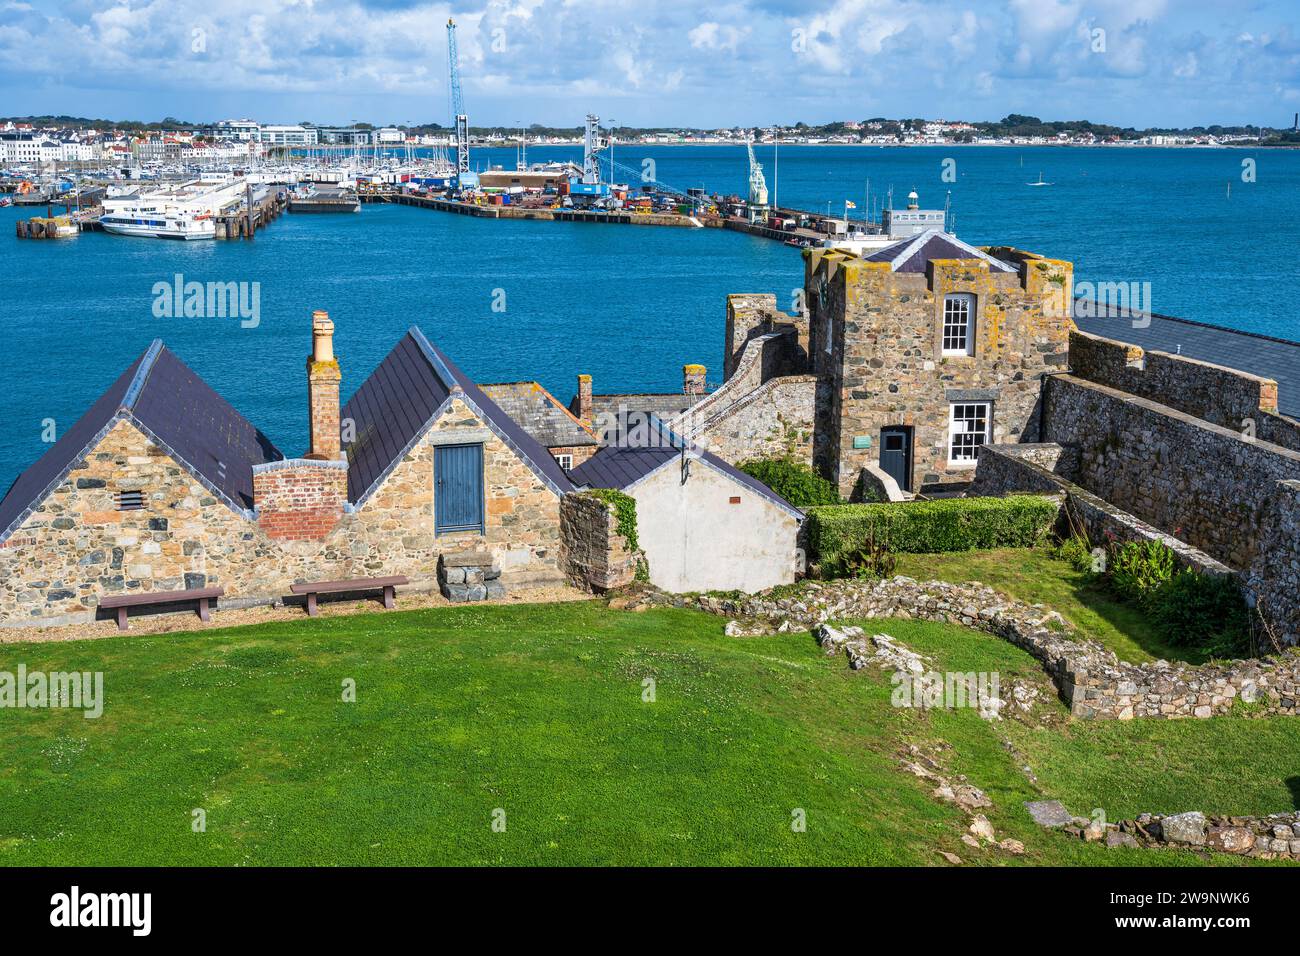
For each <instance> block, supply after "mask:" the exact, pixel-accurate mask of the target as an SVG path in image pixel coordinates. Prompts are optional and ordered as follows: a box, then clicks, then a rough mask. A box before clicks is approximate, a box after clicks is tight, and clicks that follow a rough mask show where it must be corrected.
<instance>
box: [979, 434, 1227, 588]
mask: <svg viewBox="0 0 1300 956" xmlns="http://www.w3.org/2000/svg"><path fill="white" fill-rule="evenodd" d="M1077 460H1078V452H1077V449H1073V448H1065V447H1063V446H1061V445H1056V444H1037V443H1035V444H1027V445H986V446H985V447H984V448H983V449H981V451H980V457H979V467H978V468H977V469H976V470H975V481H974V482H973V483H972V484H971V488H970V492H969V493H970V494H972V495H1008V494H1026V493H1029V494H1055V495H1059V496H1060V497H1061V517H1060V520H1059V521H1058V522H1057V530H1058V531H1059V533H1060V534H1062V535H1069V534H1074V533H1077V532H1078V531H1080V530H1082V531H1083V532H1084V533H1085V534H1086V535H1087V538H1088V540H1089V542H1090V543H1092V544H1093V545H1094V546H1101V545H1106V544H1125V543H1127V542H1129V541H1137V542H1144V541H1159V542H1160V543H1161V544H1163V545H1165V546H1166V547H1167V548H1169V549H1170V550H1171V551H1173V553H1174V558H1175V560H1176V561H1177V562H1178V564H1179V565H1180V566H1182V567H1187V568H1191V569H1193V570H1195V571H1200V572H1202V573H1204V574H1231V573H1232V569H1231V568H1229V567H1228V566H1227V565H1225V564H1224V563H1223V562H1221V561H1217V560H1215V559H1214V558H1212V557H1210V555H1208V554H1206V553H1205V552H1204V551H1201V550H1199V549H1198V548H1194V547H1192V546H1191V545H1189V544H1188V543H1187V542H1185V541H1179V540H1178V539H1177V538H1175V537H1174V536H1173V535H1170V534H1166V533H1165V532H1163V531H1161V530H1160V529H1159V528H1156V527H1154V526H1152V525H1150V524H1148V523H1147V522H1145V521H1143V520H1141V519H1140V518H1137V517H1135V516H1133V515H1131V514H1129V513H1128V512H1126V511H1124V510H1123V509H1122V508H1117V507H1115V505H1113V504H1111V503H1110V502H1107V501H1104V500H1103V499H1101V498H1099V497H1098V496H1097V495H1094V494H1093V493H1092V492H1090V491H1088V490H1087V489H1086V488H1082V487H1080V486H1079V485H1077V484H1075V483H1074V482H1072V481H1070V480H1069V479H1068V476H1069V475H1072V474H1074V471H1075V468H1076V467H1077V465H1076V462H1077Z"/></svg>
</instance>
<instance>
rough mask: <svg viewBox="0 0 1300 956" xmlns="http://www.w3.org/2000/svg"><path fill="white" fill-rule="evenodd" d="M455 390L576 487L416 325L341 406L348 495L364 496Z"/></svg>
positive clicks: (515, 445) (358, 500)
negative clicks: (351, 431)
mask: <svg viewBox="0 0 1300 956" xmlns="http://www.w3.org/2000/svg"><path fill="white" fill-rule="evenodd" d="M453 395H455V396H456V397H459V398H460V399H462V400H463V401H464V402H465V404H466V405H468V406H469V407H470V408H471V409H472V410H473V411H474V413H475V414H476V415H478V416H479V418H481V419H482V420H483V422H484V423H485V424H486V425H487V426H488V428H490V429H491V430H492V432H493V433H494V434H495V435H496V436H497V437H498V438H499V439H501V440H502V441H503V442H505V444H506V445H507V446H508V447H510V448H511V449H512V450H513V451H514V452H515V454H517V455H518V456H519V457H520V459H521V460H523V462H524V463H525V464H527V465H528V467H529V468H530V469H531V470H532V471H533V473H534V474H535V475H537V477H538V478H539V479H540V480H541V481H542V483H543V484H545V485H546V486H547V487H548V488H550V489H551V490H552V491H553V492H555V493H556V494H557V495H558V494H563V493H565V492H567V491H571V490H572V489H573V484H572V482H570V481H569V479H568V476H567V475H565V473H564V469H562V468H561V467H560V466H559V464H558V463H557V462H556V460H555V459H554V458H552V457H551V455H550V453H549V452H548V451H547V450H546V448H545V447H544V446H542V445H541V444H540V443H539V442H538V441H537V440H536V439H535V438H533V437H532V436H531V435H529V434H528V432H527V431H525V430H524V429H523V427H522V426H520V424H519V423H518V422H516V421H515V420H514V419H513V418H511V417H510V416H509V415H507V414H506V413H505V412H504V411H502V410H501V408H500V407H498V406H497V404H496V403H495V402H493V401H492V399H490V398H489V397H488V396H487V395H486V394H484V392H483V390H482V389H480V388H479V387H478V385H476V384H474V382H473V381H471V380H470V378H469V377H468V376H467V375H465V373H464V372H462V371H461V370H460V369H459V368H457V367H456V365H455V364H453V363H452V361H451V359H449V358H447V356H446V355H444V354H443V353H442V352H441V351H440V350H439V349H438V348H436V347H435V346H434V345H432V344H431V343H430V342H429V340H428V339H427V338H425V337H424V333H423V332H421V331H420V330H419V328H417V327H416V326H411V328H410V330H409V331H407V333H406V335H405V336H403V337H402V339H401V341H399V342H398V343H397V345H395V346H394V347H393V350H392V351H391V352H389V353H388V355H387V356H386V357H385V358H384V360H383V361H382V362H380V363H379V366H378V368H376V369H375V370H374V371H373V372H372V373H371V374H370V377H369V378H367V379H366V380H365V381H364V382H362V383H361V387H360V388H358V389H357V390H356V393H355V394H354V395H353V396H352V398H350V399H349V400H348V403H347V404H346V405H344V406H343V409H342V411H341V412H340V418H341V419H342V420H344V421H348V420H351V422H352V423H353V427H354V428H355V430H356V431H355V436H356V437H355V439H354V440H353V441H352V443H351V444H350V445H348V447H347V449H346V451H347V458H348V499H349V500H350V501H351V502H352V503H353V504H354V505H360V504H362V503H364V502H365V500H366V499H367V498H369V497H370V496H371V495H372V494H374V492H375V491H376V490H377V489H378V487H379V486H380V485H381V484H383V481H384V479H385V478H387V477H388V475H389V474H391V473H392V471H393V469H394V468H396V467H397V465H398V463H400V462H401V460H402V459H403V458H405V457H406V455H407V453H408V452H410V450H411V449H412V448H413V447H414V446H415V444H416V443H417V442H418V441H419V440H420V439H421V438H422V437H423V436H424V433H425V432H426V431H428V429H429V426H431V425H432V424H433V422H434V420H435V419H437V418H438V416H440V415H441V414H442V413H443V410H444V409H445V408H446V406H447V405H449V404H450V402H451V401H452V397H453Z"/></svg>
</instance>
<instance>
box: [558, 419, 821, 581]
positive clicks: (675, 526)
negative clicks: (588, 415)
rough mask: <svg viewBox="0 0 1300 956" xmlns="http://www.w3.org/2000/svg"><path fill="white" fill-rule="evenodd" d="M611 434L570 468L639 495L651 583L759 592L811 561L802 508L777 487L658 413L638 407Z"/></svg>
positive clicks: (581, 478)
mask: <svg viewBox="0 0 1300 956" xmlns="http://www.w3.org/2000/svg"><path fill="white" fill-rule="evenodd" d="M608 437H609V443H608V444H607V445H605V446H604V447H602V448H601V450H600V451H599V452H597V453H596V454H595V455H594V456H593V457H592V458H590V459H588V460H587V461H586V462H584V463H583V464H582V465H579V466H578V467H577V468H575V469H574V470H573V472H572V473H571V477H572V479H573V481H574V483H575V484H576V485H578V486H579V487H584V488H588V487H589V488H613V489H616V490H618V491H622V492H624V493H625V494H627V495H629V496H631V497H632V498H633V499H634V500H635V501H636V510H637V536H638V539H639V542H640V547H641V550H642V551H643V552H644V554H645V556H646V559H647V560H648V562H649V574H650V581H651V583H653V584H655V585H656V586H658V587H660V588H663V589H664V590H666V591H677V592H681V591H731V590H739V591H747V592H753V591H758V590H762V589H763V588H768V587H773V586H774V585H777V584H789V583H790V582H792V581H794V580H795V577H796V576H797V574H798V573H799V572H801V571H802V570H803V561H802V556H801V554H800V552H799V551H798V550H797V546H798V537H799V528H800V526H801V525H802V523H803V517H804V516H803V513H802V512H801V511H799V509H797V508H795V507H794V506H793V505H791V504H790V503H789V502H788V501H786V500H785V499H784V498H782V497H781V496H780V495H778V494H777V493H776V492H774V491H773V490H772V489H771V488H768V487H767V486H766V485H764V484H763V483H762V482H760V481H758V480H757V479H755V478H752V477H750V476H749V475H747V474H745V473H744V472H742V471H740V470H738V469H737V468H735V467H733V466H732V465H730V464H728V463H727V462H726V461H724V460H722V459H721V458H719V457H718V456H717V455H714V454H713V453H712V452H710V451H708V450H707V449H704V448H701V447H700V446H698V445H695V444H693V443H692V442H690V441H688V440H687V439H685V438H684V437H682V436H681V435H678V434H677V433H675V432H674V431H673V430H672V429H671V428H669V427H668V426H667V425H666V424H665V423H664V422H663V421H661V420H660V419H659V418H657V417H655V416H654V415H646V414H642V413H638V412H631V413H629V414H627V415H625V416H623V417H621V418H620V419H619V420H618V423H617V426H616V427H615V428H614V429H612V430H611V433H610V434H609V436H608Z"/></svg>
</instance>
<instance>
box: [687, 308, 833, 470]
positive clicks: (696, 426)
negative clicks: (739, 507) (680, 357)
mask: <svg viewBox="0 0 1300 956" xmlns="http://www.w3.org/2000/svg"><path fill="white" fill-rule="evenodd" d="M749 298H758V299H771V298H773V297H771V296H766V297H764V296H732V297H729V299H728V313H729V316H731V313H732V312H733V311H734V310H735V309H736V303H735V302H733V301H732V300H733V299H749ZM733 321H734V317H733ZM803 361H804V359H803V352H802V347H801V346H800V345H799V343H798V338H797V336H796V334H795V333H794V332H793V331H791V330H789V329H782V330H779V331H776V332H766V333H764V334H762V335H759V336H757V337H755V338H750V339H748V340H746V341H744V342H742V343H741V345H740V352H739V353H738V355H737V356H736V362H735V364H734V367H733V368H732V369H731V374H730V375H729V377H728V378H727V381H726V384H724V385H723V386H722V387H721V388H720V389H718V390H717V391H715V392H713V393H712V394H710V395H708V396H706V397H705V398H703V399H701V400H700V401H698V402H696V403H695V405H693V406H692V407H691V408H689V409H687V410H686V411H684V412H682V413H681V414H680V415H677V416H676V417H674V418H673V419H671V420H670V421H669V423H668V424H669V426H670V427H671V428H672V429H673V430H674V431H676V432H677V433H678V434H680V435H682V436H684V437H685V438H688V439H690V440H691V441H694V442H697V443H698V444H700V445H703V446H704V447H705V448H707V449H708V450H709V451H711V452H713V453H714V454H715V455H717V456H718V457H720V458H722V459H723V460H724V461H728V462H731V463H732V464H739V463H741V462H744V461H749V460H750V459H753V458H779V457H784V456H786V455H791V456H793V457H795V458H797V459H799V460H801V461H804V462H807V463H809V464H811V462H812V438H813V426H814V418H815V401H816V391H817V380H816V377H815V376H811V375H798V374H791V373H790V369H792V368H799V367H800V366H801V365H802V364H803Z"/></svg>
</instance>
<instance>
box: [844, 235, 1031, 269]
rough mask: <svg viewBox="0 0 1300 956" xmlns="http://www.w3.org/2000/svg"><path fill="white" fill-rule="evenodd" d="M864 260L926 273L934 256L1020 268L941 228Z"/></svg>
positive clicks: (1000, 267)
mask: <svg viewBox="0 0 1300 956" xmlns="http://www.w3.org/2000/svg"><path fill="white" fill-rule="evenodd" d="M863 259H864V261H866V262H888V263H889V264H890V268H891V270H892V271H893V272H924V271H925V266H926V263H927V262H929V261H930V260H931V259H983V260H984V261H985V262H987V263H988V264H989V271H990V272H1019V271H1020V270H1019V269H1017V268H1016V267H1015V266H1013V265H1011V264H1009V263H1006V262H1003V261H1002V260H1001V259H995V258H993V257H992V256H991V255H989V254H988V253H987V252H984V251H983V250H982V249H977V248H975V247H974V246H972V245H970V244H969V243H965V242H962V241H961V240H960V239H958V238H957V237H956V236H954V235H951V234H949V233H946V232H943V231H941V230H939V229H927V230H926V231H925V232H923V233H920V234H919V235H916V236H912V237H911V238H908V239H904V240H902V241H901V242H896V243H894V244H893V245H892V246H885V248H883V249H878V250H876V251H875V252H873V253H872V254H871V255H869V256H864V257H863Z"/></svg>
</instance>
